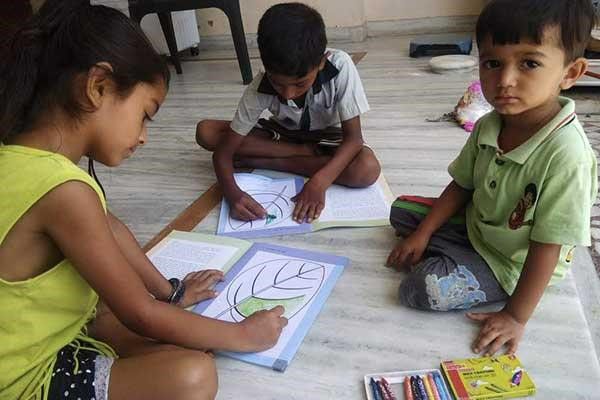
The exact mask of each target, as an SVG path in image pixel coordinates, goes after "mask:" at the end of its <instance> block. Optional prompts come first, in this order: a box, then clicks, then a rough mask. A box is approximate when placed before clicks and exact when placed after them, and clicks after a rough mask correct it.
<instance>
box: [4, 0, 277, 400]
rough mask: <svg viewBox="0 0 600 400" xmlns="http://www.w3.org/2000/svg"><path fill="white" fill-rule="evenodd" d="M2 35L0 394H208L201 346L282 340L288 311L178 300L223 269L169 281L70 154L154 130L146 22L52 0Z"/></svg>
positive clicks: (97, 155)
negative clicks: (217, 314)
mask: <svg viewBox="0 0 600 400" xmlns="http://www.w3.org/2000/svg"><path fill="white" fill-rule="evenodd" d="M6 43H7V44H6V46H3V47H2V48H1V49H0V327H1V329H0V360H2V362H0V399H1V400H4V399H11V400H12V399H58V398H60V399H78V398H79V399H93V398H95V399H99V400H107V399H111V400H113V399H123V398H127V399H149V398H160V399H163V398H164V399H188V398H195V399H199V398H213V397H214V396H215V393H216V391H217V379H216V371H215V366H214V362H213V360H212V357H210V356H209V355H207V354H206V353H205V351H206V350H207V349H222V350H229V351H259V350H263V349H266V348H269V347H271V346H273V345H274V344H275V343H276V341H277V338H278V337H279V334H280V333H281V329H282V328H283V326H284V325H285V324H286V322H287V321H286V320H285V318H283V317H281V315H282V312H283V310H282V309H281V308H276V309H273V310H271V311H261V312H258V313H256V314H254V315H252V316H251V317H249V318H247V319H246V320H245V321H244V322H242V323H240V324H231V323H226V322H222V321H218V320H213V319H209V318H204V317H200V316H198V315H195V314H193V313H190V312H187V311H185V310H184V307H187V306H189V305H191V304H194V303H196V302H198V301H201V300H203V299H206V298H209V297H212V296H214V295H215V293H214V292H213V291H212V290H211V287H212V285H213V284H214V283H215V282H216V281H218V280H219V279H221V277H222V276H221V273H220V272H219V271H215V270H207V271H202V272H200V273H193V274H190V275H189V276H187V277H186V278H185V279H184V280H183V281H177V280H169V281H168V280H167V279H165V278H164V277H163V276H162V275H160V273H159V272H158V271H157V270H156V269H155V268H154V266H153V265H152V263H151V262H150V261H149V260H148V259H147V258H146V256H145V255H144V253H143V252H142V250H141V249H140V247H139V246H138V244H137V242H136V241H135V239H134V237H133V235H132V234H131V233H130V232H129V230H128V229H127V228H126V227H125V226H124V225H123V224H122V223H121V222H120V221H119V220H118V219H117V218H116V217H114V216H113V215H112V214H110V212H108V211H107V208H106V204H105V199H104V195H103V193H102V189H101V187H100V186H99V185H98V183H97V182H96V181H94V179H92V178H90V176H89V175H87V174H86V173H84V172H83V171H82V170H81V169H80V168H79V167H77V163H79V162H80V160H81V158H82V157H83V156H87V157H88V158H89V163H90V166H92V167H93V164H92V160H95V161H98V162H100V163H102V164H105V165H107V166H117V165H119V164H120V163H121V162H122V161H123V160H124V159H125V158H127V157H129V156H131V155H132V154H133V153H134V152H135V150H136V149H137V148H138V146H139V145H143V144H144V143H145V142H146V124H147V122H148V121H150V120H151V117H153V116H154V115H155V114H156V113H157V112H158V108H159V107H160V105H161V104H162V102H163V100H164V97H165V95H166V91H167V87H168V83H169V70H168V68H167V67H166V65H165V63H164V61H163V60H162V58H161V57H160V56H159V55H158V54H157V53H156V52H155V51H154V49H153V48H152V46H151V45H150V44H149V42H148V40H147V39H146V38H145V36H144V35H143V33H142V32H141V30H140V28H139V26H137V25H136V24H135V23H133V22H132V21H130V20H129V19H128V18H127V17H126V16H124V15H123V14H121V13H120V12H118V11H116V10H114V9H111V8H107V7H104V6H92V5H90V4H89V1H86V0H47V1H46V3H45V4H44V6H43V7H42V9H41V10H40V12H39V13H38V14H37V15H36V16H35V17H34V18H33V19H32V20H31V21H28V22H27V24H26V25H24V26H22V27H19V29H18V30H16V31H15V32H13V33H12V34H11V35H10V37H9V40H8V41H7V42H6ZM92 169H93V168H92ZM99 299H101V302H100V303H99ZM97 307H98V309H99V310H100V309H103V310H104V312H100V311H98V315H96V309H97ZM149 378H151V379H149Z"/></svg>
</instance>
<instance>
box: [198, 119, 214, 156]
mask: <svg viewBox="0 0 600 400" xmlns="http://www.w3.org/2000/svg"><path fill="white" fill-rule="evenodd" d="M216 136H217V135H216V132H215V126H214V121H211V120H202V121H200V122H198V124H197V125H196V143H198V144H199V145H200V146H202V147H203V148H204V149H206V150H209V151H214V150H215V147H216V145H217V141H216Z"/></svg>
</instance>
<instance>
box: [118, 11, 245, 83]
mask: <svg viewBox="0 0 600 400" xmlns="http://www.w3.org/2000/svg"><path fill="white" fill-rule="evenodd" d="M213 7H214V8H218V9H220V10H221V11H223V12H224V13H225V15H226V16H227V19H228V20H229V27H230V28H231V36H232V38H233V44H234V46H235V52H236V54H237V59H238V64H239V65H240V71H241V73H242V81H243V82H244V85H247V84H249V83H250V82H251V81H252V67H251V66H250V57H249V56H248V46H247V45H246V35H245V33H244V25H243V23H242V14H241V12H240V2H239V0H129V15H130V16H131V18H132V19H133V20H134V21H136V22H137V23H138V24H139V23H140V21H141V20H142V18H143V17H144V16H145V15H146V14H153V13H156V14H158V19H159V21H160V25H161V27H162V30H163V33H164V35H165V39H166V41H167V45H168V46H169V52H170V53H171V60H172V61H173V64H174V65H175V70H176V71H177V73H178V74H181V73H182V69H181V62H180V61H179V56H178V54H177V53H178V50H177V42H176V40H175V31H174V29H173V19H172V18H171V12H173V11H182V10H195V9H200V8H213Z"/></svg>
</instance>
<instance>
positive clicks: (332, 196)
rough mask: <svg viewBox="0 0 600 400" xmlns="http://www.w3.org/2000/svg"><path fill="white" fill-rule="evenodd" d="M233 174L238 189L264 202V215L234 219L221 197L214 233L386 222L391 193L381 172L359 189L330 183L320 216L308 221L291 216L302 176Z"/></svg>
mask: <svg viewBox="0 0 600 400" xmlns="http://www.w3.org/2000/svg"><path fill="white" fill-rule="evenodd" d="M234 177H235V181H236V183H237V184H238V186H239V187H240V189H242V190H243V191H245V192H246V193H248V194H249V195H250V196H252V198H253V199H254V200H256V201H257V202H258V203H259V204H260V205H262V206H263V208H264V209H265V210H266V211H267V217H266V218H265V219H259V220H254V221H240V220H237V219H234V218H233V217H231V216H230V215H229V205H228V204H227V202H226V201H222V202H221V213H220V214H219V225H218V227H217V235H225V236H232V237H238V238H255V237H268V236H277V235H286V234H294V233H306V232H311V231H316V230H319V229H325V228H332V227H368V226H384V225H389V215H390V207H391V204H392V202H393V201H394V196H393V194H392V192H391V191H390V189H389V186H388V185H387V182H386V181H385V178H384V177H383V175H380V177H379V179H378V180H377V182H375V183H374V184H373V185H371V186H369V187H367V188H362V189H355V188H348V187H344V186H340V185H331V186H330V187H329V189H327V192H326V193H325V207H324V208H323V211H322V212H321V215H320V217H319V218H318V219H316V220H315V221H313V222H312V223H310V224H309V223H306V222H304V223H297V222H295V221H294V220H292V213H293V211H294V206H295V204H294V202H293V201H292V198H293V197H294V196H295V195H297V194H298V193H300V191H301V190H302V187H303V185H304V178H302V177H299V176H295V175H291V176H290V175H288V176H287V177H285V178H269V177H267V176H263V175H259V174H256V173H252V174H248V173H238V174H234Z"/></svg>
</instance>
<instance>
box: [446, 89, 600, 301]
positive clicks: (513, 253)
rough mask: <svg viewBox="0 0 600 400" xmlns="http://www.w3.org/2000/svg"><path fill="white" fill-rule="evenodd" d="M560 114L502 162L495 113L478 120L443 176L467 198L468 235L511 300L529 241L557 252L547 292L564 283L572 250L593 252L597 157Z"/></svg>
mask: <svg viewBox="0 0 600 400" xmlns="http://www.w3.org/2000/svg"><path fill="white" fill-rule="evenodd" d="M559 102H560V105H561V107H562V109H561V111H560V112H559V113H558V114H557V115H556V116H555V117H554V118H553V119H552V121H550V122H549V123H548V124H547V125H546V126H544V127H543V128H542V129H540V130H539V131H538V132H537V133H536V134H535V135H534V136H532V137H531V138H530V139H529V140H527V142H525V143H523V144H522V145H520V146H519V147H517V148H515V149H513V150H512V151H510V152H508V153H505V154H503V152H502V150H501V149H499V148H498V134H499V133H500V130H501V127H502V121H501V117H500V115H499V114H498V113H497V112H495V111H492V112H491V113H489V114H487V115H486V116H484V117H483V118H481V119H480V120H479V122H478V123H477V125H476V127H475V129H474V131H473V132H472V133H471V136H470V137H469V139H468V140H467V143H466V144H465V146H464V147H463V149H462V151H461V152H460V154H459V156H458V158H456V160H454V161H453V162H452V163H451V164H450V166H449V167H448V172H449V173H450V175H451V176H452V178H453V179H454V181H455V182H456V183H457V184H458V185H460V186H461V187H463V188H465V189H467V190H472V191H473V198H472V200H471V202H470V203H469V204H468V206H467V213H466V216H467V230H468V234H469V240H470V241H471V244H472V245H473V247H474V248H475V250H476V251H477V252H478V253H479V254H480V255H481V256H482V257H483V258H484V259H485V261H486V262H487V263H488V264H489V266H490V268H491V269H492V271H493V272H494V275H495V276H496V278H497V279H498V282H500V284H501V285H502V287H503V288H504V290H506V292H507V293H509V294H512V292H513V291H514V289H515V286H516V284H517V281H518V279H519V276H520V274H521V270H522V269H523V264H524V263H525V258H526V257H527V251H528V248H529V242H530V240H533V241H536V242H540V243H553V244H560V245H562V248H561V252H560V258H559V261H558V264H557V266H556V269H555V271H554V274H553V276H552V279H551V281H550V284H553V283H556V282H557V281H558V280H560V279H562V278H563V277H564V275H565V273H566V271H567V268H568V267H569V264H570V262H571V258H572V256H573V249H574V247H575V245H582V246H589V245H590V212H591V208H592V205H593V204H594V201H595V199H596V193H597V181H598V177H597V173H596V156H595V155H594V151H593V150H592V148H591V146H590V144H589V142H588V139H587V137H586V135H585V132H584V131H583V128H582V127H581V125H580V124H579V121H578V120H577V115H576V114H575V103H574V102H573V101H572V100H570V99H567V98H563V97H559Z"/></svg>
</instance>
